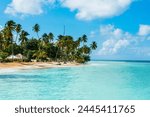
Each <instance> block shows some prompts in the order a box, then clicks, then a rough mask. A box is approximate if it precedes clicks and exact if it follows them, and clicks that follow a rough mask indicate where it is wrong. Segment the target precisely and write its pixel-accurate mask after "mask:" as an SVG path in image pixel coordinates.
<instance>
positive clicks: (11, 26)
mask: <svg viewBox="0 0 150 117" xmlns="http://www.w3.org/2000/svg"><path fill="white" fill-rule="evenodd" d="M15 27H16V23H15V22H14V21H13V20H10V21H8V22H6V24H5V31H7V33H6V34H7V39H9V40H10V41H11V47H12V48H11V49H12V55H14V48H13V31H14V30H15ZM12 60H13V57H12Z"/></svg>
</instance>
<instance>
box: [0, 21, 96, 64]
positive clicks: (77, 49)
mask: <svg viewBox="0 0 150 117" xmlns="http://www.w3.org/2000/svg"><path fill="white" fill-rule="evenodd" d="M33 31H34V32H35V33H36V35H37V36H36V37H34V38H28V36H29V33H28V32H27V31H25V30H23V29H22V26H21V25H20V24H16V23H15V22H14V21H13V20H10V21H8V22H7V23H6V24H5V26H4V28H3V29H2V30H1V31H0V60H1V61H8V60H7V57H8V56H10V55H17V54H22V55H23V56H25V57H26V58H27V59H26V60H24V61H31V60H32V59H35V60H37V61H58V62H64V63H66V62H78V63H85V62H87V61H89V60H90V53H91V50H95V49H96V48H97V44H96V42H92V44H90V45H89V46H88V45H87V36H86V35H83V36H82V37H79V38H78V39H76V40H75V39H73V37H72V36H66V35H59V36H58V37H57V39H55V40H54V35H53V33H48V34H47V33H44V34H43V35H42V36H39V31H40V26H39V25H38V24H35V25H34V26H33ZM9 61H14V60H9Z"/></svg>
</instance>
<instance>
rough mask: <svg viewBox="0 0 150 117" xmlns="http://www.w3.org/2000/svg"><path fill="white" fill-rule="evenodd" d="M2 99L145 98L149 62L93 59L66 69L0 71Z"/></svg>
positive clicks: (148, 95)
mask: <svg viewBox="0 0 150 117" xmlns="http://www.w3.org/2000/svg"><path fill="white" fill-rule="evenodd" d="M0 99H1V100H37V99H38V100H146V99H148V100H149V99H150V63H146V62H145V63H144V62H110V61H109V62H108V61H92V62H89V63H88V64H86V65H82V66H77V67H65V68H47V69H33V70H31V69H29V70H12V69H11V70H7V71H6V70H0Z"/></svg>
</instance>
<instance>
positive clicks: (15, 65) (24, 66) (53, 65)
mask: <svg viewBox="0 0 150 117" xmlns="http://www.w3.org/2000/svg"><path fill="white" fill-rule="evenodd" d="M78 65H80V64H77V63H73V62H72V63H67V64H64V63H61V65H59V64H58V62H20V63H18V62H13V63H0V69H7V68H15V69H36V68H37V69H38V68H57V67H72V66H78Z"/></svg>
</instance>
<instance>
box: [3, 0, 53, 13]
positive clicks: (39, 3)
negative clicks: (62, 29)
mask: <svg viewBox="0 0 150 117" xmlns="http://www.w3.org/2000/svg"><path fill="white" fill-rule="evenodd" d="M54 2H55V0H12V2H11V3H10V4H8V6H7V8H6V9H5V11H4V12H5V13H6V14H11V15H18V14H19V15H39V14H41V13H43V9H42V7H43V5H44V4H47V3H51V4H52V3H54Z"/></svg>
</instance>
